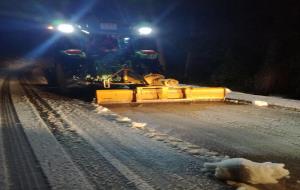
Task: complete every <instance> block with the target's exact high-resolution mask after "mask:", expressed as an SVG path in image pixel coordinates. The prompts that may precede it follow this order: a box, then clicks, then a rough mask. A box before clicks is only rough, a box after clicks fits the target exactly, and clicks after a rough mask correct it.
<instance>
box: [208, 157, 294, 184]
mask: <svg viewBox="0 0 300 190" xmlns="http://www.w3.org/2000/svg"><path fill="white" fill-rule="evenodd" d="M204 167H205V168H206V169H207V170H208V171H214V172H215V176H216V178H218V179H221V180H226V181H237V182H241V183H248V184H275V183H278V180H280V179H282V178H284V177H287V176H288V175H289V174H290V173H289V171H288V170H287V169H284V164H281V163H271V162H264V163H258V162H253V161H251V160H247V159H244V158H232V159H227V160H223V161H221V162H217V163H205V164H204Z"/></svg>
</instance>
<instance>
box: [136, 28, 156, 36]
mask: <svg viewBox="0 0 300 190" xmlns="http://www.w3.org/2000/svg"><path fill="white" fill-rule="evenodd" d="M152 31H153V29H152V28H150V27H141V28H139V29H138V32H139V34H140V35H144V36H146V35H150V34H151V33H152Z"/></svg>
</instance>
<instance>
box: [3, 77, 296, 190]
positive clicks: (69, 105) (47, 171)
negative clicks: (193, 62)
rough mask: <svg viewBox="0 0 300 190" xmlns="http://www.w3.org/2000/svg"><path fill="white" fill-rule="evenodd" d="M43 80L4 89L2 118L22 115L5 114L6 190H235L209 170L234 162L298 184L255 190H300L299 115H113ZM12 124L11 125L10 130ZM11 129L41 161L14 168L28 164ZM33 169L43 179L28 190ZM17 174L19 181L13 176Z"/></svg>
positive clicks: (188, 111)
mask: <svg viewBox="0 0 300 190" xmlns="http://www.w3.org/2000/svg"><path fill="white" fill-rule="evenodd" d="M1 76H5V75H1ZM38 81H39V80H36V81H34V82H32V81H31V80H26V79H24V78H22V80H20V81H19V80H17V79H16V78H15V77H14V76H11V77H10V79H8V78H6V77H2V78H1V80H0V85H1V100H2V104H6V102H7V101H5V100H7V99H11V103H10V104H9V106H10V107H8V106H3V105H1V106H2V107H3V108H2V109H4V108H9V109H10V110H15V115H11V114H9V113H7V114H6V115H5V114H2V115H1V121H2V123H1V130H0V137H1V138H0V152H1V154H0V187H1V188H0V189H2V187H4V188H3V189H26V188H25V187H27V186H22V182H30V180H36V179H38V180H37V181H38V182H39V183H31V184H33V186H32V187H33V188H34V187H35V186H40V187H42V188H40V189H47V188H48V189H49V188H50V189H67V190H68V189H70V190H71V189H207V190H214V189H218V190H223V189H224V190H225V189H231V187H229V186H227V185H226V184H225V183H222V182H220V181H218V180H216V179H214V178H213V177H212V176H211V173H207V172H206V171H205V170H203V169H204V167H203V164H204V162H216V161H220V160H223V159H224V158H228V157H245V158H248V159H252V160H254V161H272V162H282V163H285V164H286V165H287V168H288V169H289V170H290V171H291V179H285V180H282V181H281V182H280V183H279V184H275V185H266V186H256V187H258V189H260V190H265V189H270V190H271V189H274V190H280V189H289V190H297V189H299V188H300V186H299V183H297V182H296V180H297V179H299V178H300V175H299V173H300V156H299V155H300V149H299V147H300V112H298V111H293V110H285V109H278V108H268V107H255V106H251V105H239V104H228V103H193V104H158V105H153V104H147V105H135V106H128V105H127V106H121V105H118V106H110V107H109V109H110V110H111V111H110V110H107V109H106V108H104V107H101V106H98V105H95V104H93V103H92V102H87V101H82V100H79V99H74V98H70V97H66V96H61V95H58V94H56V93H53V90H52V89H49V88H48V87H46V86H43V85H41V84H39V82H38ZM83 93H84V92H83ZM83 93H82V94H83ZM4 97H5V98H4ZM79 97H80V96H79ZM85 98H86V97H84V95H83V97H82V99H85ZM2 111H3V110H2ZM12 116H14V117H12ZM4 117H6V118H12V119H11V120H10V125H9V126H6V125H7V120H6V119H3V118H4ZM144 123H146V124H147V125H145V124H144ZM4 126H6V127H15V126H18V130H20V131H23V132H22V134H23V136H22V138H23V139H24V140H23V141H24V142H25V141H26V143H27V144H26V143H22V146H21V147H19V149H24V150H27V152H28V151H29V152H31V154H33V155H28V154H29V153H26V154H25V157H26V159H27V160H29V161H28V162H27V166H25V167H23V168H18V167H11V166H12V165H13V164H14V163H10V162H8V158H14V157H15V156H16V158H19V157H20V156H22V155H21V153H16V154H14V152H12V153H9V150H11V149H14V148H18V145H17V144H18V143H10V139H9V138H8V137H5V138H3V137H4V136H6V134H5V133H3V132H4V131H5V130H4ZM14 134H15V132H14V131H12V132H11V135H10V136H9V137H10V138H11V137H14ZM12 139H13V138H12ZM25 152H26V151H25ZM16 162H18V160H17V161H16ZM26 167H27V168H36V171H32V172H31V174H32V175H29V177H28V180H27V181H26V180H21V181H20V179H22V175H23V174H25V173H26V172H27V170H28V169H26ZM14 170H16V171H17V172H18V171H20V176H21V177H19V178H17V177H13V171H14ZM21 170H24V171H21ZM16 171H14V172H16ZM22 172H23V173H22ZM24 172H25V173H24ZM19 183H20V184H21V185H19ZM16 184H17V185H19V186H16ZM34 185H35V186H34Z"/></svg>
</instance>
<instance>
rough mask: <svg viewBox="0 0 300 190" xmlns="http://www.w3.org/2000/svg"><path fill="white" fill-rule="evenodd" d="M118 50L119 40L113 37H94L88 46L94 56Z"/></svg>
mask: <svg viewBox="0 0 300 190" xmlns="http://www.w3.org/2000/svg"><path fill="white" fill-rule="evenodd" d="M117 50H118V39H117V38H116V37H114V36H112V35H94V36H92V37H91V38H90V40H89V42H88V44H87V51H88V52H89V53H92V54H104V53H110V52H115V51H117Z"/></svg>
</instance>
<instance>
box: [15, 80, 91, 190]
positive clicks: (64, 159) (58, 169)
mask: <svg viewBox="0 0 300 190" xmlns="http://www.w3.org/2000/svg"><path fill="white" fill-rule="evenodd" d="M10 86H11V91H12V94H13V96H12V100H13V103H14V106H15V109H16V112H17V114H18V116H19V119H20V121H21V123H22V126H23V128H24V132H25V134H26V136H27V137H28V140H29V143H30V145H31V147H32V149H33V151H34V153H35V155H36V157H37V159H38V161H39V163H40V164H41V167H42V169H43V171H44V173H45V175H46V176H47V179H48V181H49V183H50V186H51V187H52V189H54V190H55V189H66V190H76V189H78V190H80V189H87V190H89V189H93V188H92V186H91V185H90V184H89V182H88V181H87V180H86V179H85V177H84V175H83V174H82V173H81V172H80V170H79V169H78V168H77V167H76V166H75V164H74V163H73V161H72V160H71V158H70V157H69V156H68V155H67V153H66V152H65V151H64V149H63V148H62V147H61V145H60V144H59V143H58V142H57V140H56V139H55V137H54V136H53V134H52V133H51V132H50V130H49V129H48V127H47V125H46V124H45V123H44V121H43V120H42V119H41V118H40V116H39V114H38V112H37V110H35V108H34V106H33V105H32V104H31V103H30V101H29V100H28V98H27V97H26V96H23V94H25V93H24V91H23V90H22V89H21V86H20V85H19V84H18V82H17V81H14V82H11V84H10Z"/></svg>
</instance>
